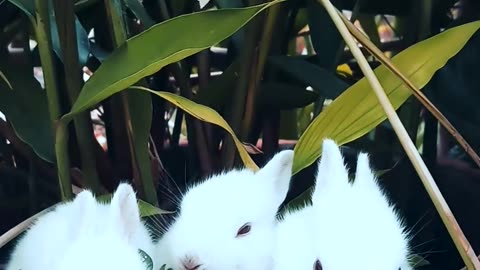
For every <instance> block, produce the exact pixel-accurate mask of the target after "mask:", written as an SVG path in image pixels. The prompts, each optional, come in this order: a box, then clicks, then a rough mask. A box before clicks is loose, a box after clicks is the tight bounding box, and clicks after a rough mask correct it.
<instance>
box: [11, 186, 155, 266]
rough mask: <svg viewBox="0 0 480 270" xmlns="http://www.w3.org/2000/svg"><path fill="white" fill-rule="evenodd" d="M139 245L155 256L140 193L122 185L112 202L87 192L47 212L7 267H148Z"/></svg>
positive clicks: (29, 233)
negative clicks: (139, 208)
mask: <svg viewBox="0 0 480 270" xmlns="http://www.w3.org/2000/svg"><path fill="white" fill-rule="evenodd" d="M139 248H140V249H142V250H144V251H145V252H146V253H147V254H149V255H150V256H151V255H152V254H153V248H154V246H153V242H152V240H151V237H150V233H149V231H148V230H147V229H146V227H145V226H144V224H143V223H142V221H141V219H140V215H139V210H138V205H137V201H136V197H135V193H134V191H133V189H132V187H131V186H130V185H128V184H120V185H119V187H118V188H117V190H116V192H115V193H114V195H113V198H112V201H111V203H110V204H101V203H98V202H97V201H96V199H95V198H94V196H93V195H92V193H91V192H90V191H82V192H81V193H79V194H78V195H77V197H76V198H75V199H74V200H73V201H72V202H67V203H63V204H61V205H59V206H58V207H56V208H55V209H54V210H53V211H51V212H49V213H47V214H45V215H43V216H41V217H40V218H39V219H38V220H37V221H36V222H35V223H34V224H33V225H32V227H31V228H30V229H29V230H28V231H27V232H26V234H25V235H24V236H23V237H22V238H21V239H20V240H19V243H18V244H17V246H16V247H15V249H14V251H13V253H12V255H11V258H10V262H9V264H8V266H7V268H6V270H19V269H21V270H67V269H68V270H76V269H78V270H80V269H90V270H96V269H98V270H107V269H116V270H118V269H124V270H145V269H146V267H145V265H144V264H143V262H142V261H141V257H140V255H139V253H138V249H139ZM154 267H155V265H154ZM154 269H156V268H154Z"/></svg>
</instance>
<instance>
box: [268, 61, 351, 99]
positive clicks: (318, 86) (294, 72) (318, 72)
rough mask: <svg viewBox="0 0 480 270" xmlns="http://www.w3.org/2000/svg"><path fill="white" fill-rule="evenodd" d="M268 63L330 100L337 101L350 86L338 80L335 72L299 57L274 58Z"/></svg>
mask: <svg viewBox="0 0 480 270" xmlns="http://www.w3.org/2000/svg"><path fill="white" fill-rule="evenodd" d="M268 63H269V64H271V65H274V66H275V67H277V68H279V69H280V70H282V71H284V72H286V73H287V74H288V75H290V76H292V77H293V78H295V79H296V80H299V81H301V82H302V83H304V84H305V85H307V86H311V87H312V88H313V89H315V90H317V91H318V92H319V93H320V95H322V96H323V97H325V98H328V99H335V98H336V97H337V96H339V95H340V94H341V93H343V91H345V89H347V88H348V86H349V85H348V84H347V83H345V82H344V81H342V80H341V79H339V78H337V77H336V76H335V75H334V74H333V72H330V71H327V70H326V69H324V68H321V67H319V66H317V65H315V64H312V63H310V62H308V61H306V60H304V59H303V57H297V56H272V57H270V58H269V59H268Z"/></svg>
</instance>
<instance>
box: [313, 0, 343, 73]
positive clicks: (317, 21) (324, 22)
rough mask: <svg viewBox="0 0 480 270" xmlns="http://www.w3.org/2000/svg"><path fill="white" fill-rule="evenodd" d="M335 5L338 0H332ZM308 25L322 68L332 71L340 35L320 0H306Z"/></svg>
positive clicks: (334, 65)
mask: <svg viewBox="0 0 480 270" xmlns="http://www.w3.org/2000/svg"><path fill="white" fill-rule="evenodd" d="M332 2H333V3H334V4H335V5H336V4H338V2H339V1H335V0H332ZM307 14H308V25H309V27H310V37H311V39H312V45H313V48H314V49H315V52H316V54H317V57H318V61H319V63H320V66H321V67H322V68H325V69H326V70H328V71H334V70H335V67H336V64H337V63H336V57H337V52H338V50H339V48H340V45H341V44H342V36H341V35H340V33H339V32H338V30H337V27H336V26H335V24H334V23H333V21H332V19H331V18H330V16H329V15H328V13H327V11H326V10H325V8H324V7H323V6H322V4H321V3H320V1H317V0H307Z"/></svg>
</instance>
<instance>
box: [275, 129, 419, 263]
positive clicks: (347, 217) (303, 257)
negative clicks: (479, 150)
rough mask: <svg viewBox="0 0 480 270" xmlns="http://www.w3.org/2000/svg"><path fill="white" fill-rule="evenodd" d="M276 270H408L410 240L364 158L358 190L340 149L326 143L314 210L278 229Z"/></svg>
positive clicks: (362, 156)
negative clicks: (318, 266)
mask: <svg viewBox="0 0 480 270" xmlns="http://www.w3.org/2000/svg"><path fill="white" fill-rule="evenodd" d="M278 241H279V242H278V250H277V252H276V255H275V258H276V259H275V267H274V269H275V270H283V269H285V270H287V269H314V263H315V261H316V260H317V259H319V260H320V262H321V264H322V266H323V269H324V270H349V269H362V270H363V269H368V270H399V269H401V270H409V269H411V267H410V266H409V263H408V255H409V247H408V236H407V234H406V233H405V229H404V227H403V225H402V222H401V221H400V219H399V217H398V216H397V214H396V211H395V210H394V208H393V206H392V205H391V204H390V203H389V201H388V199H387V198H386V197H385V195H384V194H383V192H382V190H381V189H380V187H379V186H378V184H377V183H376V179H375V177H374V175H373V173H372V171H371V169H370V166H369V161H368V157H367V155H366V154H360V155H359V157H358V162H357V172H356V177H355V181H354V184H350V183H349V182H348V172H347V170H346V168H345V165H344V162H343V157H342V155H341V152H340V149H339V148H338V146H337V145H336V144H335V143H334V142H333V141H331V140H328V139H327V140H324V143H323V151H322V158H321V161H320V163H319V168H318V172H317V177H316V185H315V190H314V192H313V194H312V205H309V206H306V207H305V208H303V209H301V210H297V211H291V212H289V213H287V214H286V216H285V218H284V220H283V221H282V222H281V223H280V224H279V226H278Z"/></svg>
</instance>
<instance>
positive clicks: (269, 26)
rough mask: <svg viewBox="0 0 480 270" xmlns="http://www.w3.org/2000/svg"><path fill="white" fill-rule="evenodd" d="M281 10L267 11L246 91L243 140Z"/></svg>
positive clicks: (247, 129)
mask: <svg viewBox="0 0 480 270" xmlns="http://www.w3.org/2000/svg"><path fill="white" fill-rule="evenodd" d="M281 9H282V4H278V5H275V6H273V7H271V8H270V9H269V10H267V11H266V12H267V14H266V18H265V25H264V29H263V32H262V37H261V40H260V44H259V49H258V59H257V64H256V66H255V68H254V69H253V70H254V72H255V73H254V75H253V76H254V77H253V78H252V79H251V80H249V82H250V83H249V87H248V90H247V98H246V103H245V113H244V116H243V121H242V128H241V133H240V138H241V139H243V140H245V139H246V138H247V137H248V134H249V133H250V127H251V126H252V121H253V117H254V113H255V106H256V100H257V94H258V84H259V82H260V80H261V78H262V75H263V70H264V67H265V62H266V61H267V57H268V55H269V52H270V46H271V43H272V35H273V30H274V29H275V26H276V25H277V19H278V14H279V12H280V10H281Z"/></svg>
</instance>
